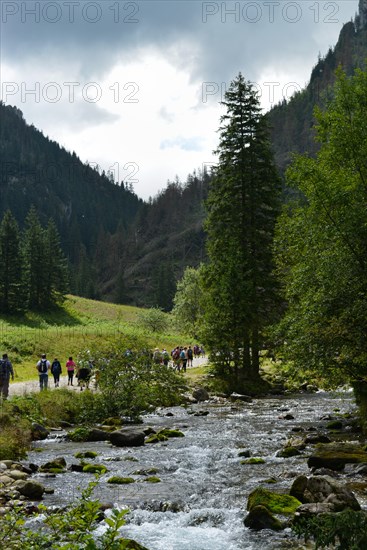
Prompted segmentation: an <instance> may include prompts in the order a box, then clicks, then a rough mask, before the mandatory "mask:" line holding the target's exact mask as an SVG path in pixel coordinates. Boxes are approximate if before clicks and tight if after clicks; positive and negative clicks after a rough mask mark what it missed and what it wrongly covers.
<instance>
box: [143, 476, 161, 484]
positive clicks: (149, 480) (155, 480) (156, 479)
mask: <svg viewBox="0 0 367 550" xmlns="http://www.w3.org/2000/svg"><path fill="white" fill-rule="evenodd" d="M144 481H146V482H147V483H160V481H161V480H160V479H159V477H157V476H150V477H147V478H145V479H144Z"/></svg>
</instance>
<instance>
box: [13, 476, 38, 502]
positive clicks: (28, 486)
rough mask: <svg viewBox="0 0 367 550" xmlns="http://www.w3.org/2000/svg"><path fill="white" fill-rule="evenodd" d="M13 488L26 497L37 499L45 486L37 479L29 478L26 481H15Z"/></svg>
mask: <svg viewBox="0 0 367 550" xmlns="http://www.w3.org/2000/svg"><path fill="white" fill-rule="evenodd" d="M13 487H14V489H16V490H17V491H19V493H20V494H21V495H23V496H25V497H27V498H30V499H35V500H39V499H41V498H42V495H43V493H44V492H45V488H44V486H43V485H42V483H39V482H38V481H34V480H30V479H28V480H27V481H22V480H19V481H16V482H15V483H14V484H13Z"/></svg>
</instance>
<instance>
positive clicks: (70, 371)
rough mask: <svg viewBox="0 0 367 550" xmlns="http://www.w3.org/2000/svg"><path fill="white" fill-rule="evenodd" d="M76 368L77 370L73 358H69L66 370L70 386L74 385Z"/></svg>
mask: <svg viewBox="0 0 367 550" xmlns="http://www.w3.org/2000/svg"><path fill="white" fill-rule="evenodd" d="M75 368H76V364H75V363H74V361H73V358H72V357H69V360H68V361H66V370H67V372H68V386H69V385H70V386H72V385H73V378H74V372H75Z"/></svg>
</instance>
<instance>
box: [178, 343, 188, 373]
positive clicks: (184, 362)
mask: <svg viewBox="0 0 367 550" xmlns="http://www.w3.org/2000/svg"><path fill="white" fill-rule="evenodd" d="M180 359H181V365H182V372H186V365H187V347H186V346H185V347H184V348H183V349H182V350H181V352H180Z"/></svg>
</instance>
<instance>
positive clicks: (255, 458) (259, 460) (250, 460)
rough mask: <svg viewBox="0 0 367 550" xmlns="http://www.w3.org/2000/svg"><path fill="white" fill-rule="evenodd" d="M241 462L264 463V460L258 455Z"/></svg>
mask: <svg viewBox="0 0 367 550" xmlns="http://www.w3.org/2000/svg"><path fill="white" fill-rule="evenodd" d="M241 464H265V460H264V459H263V458H261V457H259V456H252V457H251V458H248V459H247V460H241Z"/></svg>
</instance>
